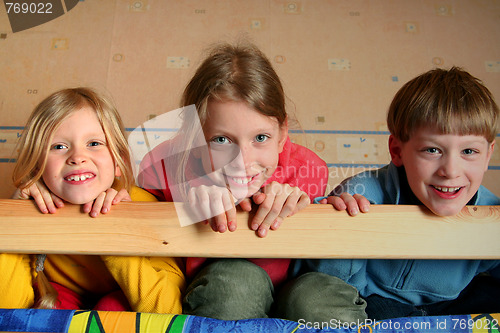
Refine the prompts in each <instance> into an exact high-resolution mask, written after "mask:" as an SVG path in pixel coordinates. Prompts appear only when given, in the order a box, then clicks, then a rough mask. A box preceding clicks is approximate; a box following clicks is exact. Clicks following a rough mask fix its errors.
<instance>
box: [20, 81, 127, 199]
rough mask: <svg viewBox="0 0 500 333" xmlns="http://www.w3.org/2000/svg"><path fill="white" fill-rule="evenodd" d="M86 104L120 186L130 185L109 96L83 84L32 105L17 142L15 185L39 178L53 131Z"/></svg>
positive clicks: (118, 120)
mask: <svg viewBox="0 0 500 333" xmlns="http://www.w3.org/2000/svg"><path fill="white" fill-rule="evenodd" d="M85 105H88V106H90V107H92V109H94V111H95V113H96V115H97V118H98V119H99V122H100V124H101V126H102V129H103V132H104V135H105V136H106V141H107V144H108V148H109V150H110V152H111V156H112V157H113V160H114V161H115V163H116V165H117V166H118V168H119V169H120V171H121V177H120V183H121V184H120V185H121V186H122V187H124V188H126V189H127V190H128V189H130V188H131V186H132V185H133V184H134V178H133V172H132V166H131V162H130V151H129V148H128V144H127V140H126V138H125V130H124V126H123V122H122V120H121V117H120V115H119V114H118V111H117V110H116V108H115V107H114V105H113V104H112V102H111V101H110V100H109V99H108V98H106V97H104V96H102V95H101V94H99V93H98V92H97V91H95V90H93V89H91V88H86V87H80V88H70V89H63V90H60V91H57V92H55V93H53V94H51V95H50V96H48V97H47V98H45V99H44V100H43V101H42V102H40V104H38V105H37V106H36V107H35V109H34V110H33V112H32V113H31V115H30V117H29V119H28V121H27V123H26V126H25V128H24V131H23V133H22V136H21V138H20V140H19V142H18V150H19V154H18V158H17V162H16V165H15V167H14V172H13V174H12V180H13V182H14V185H15V186H16V187H21V188H26V187H29V186H31V185H32V184H34V183H35V182H37V181H38V180H39V179H40V178H41V177H42V174H43V172H44V170H45V165H46V162H47V155H48V152H49V148H50V141H51V139H52V136H53V134H54V132H55V131H56V129H57V128H58V126H59V125H60V124H61V122H62V121H63V120H65V119H66V118H68V117H69V116H70V115H72V114H73V113H74V112H75V111H78V110H80V109H81V108H82V107H84V106H85Z"/></svg>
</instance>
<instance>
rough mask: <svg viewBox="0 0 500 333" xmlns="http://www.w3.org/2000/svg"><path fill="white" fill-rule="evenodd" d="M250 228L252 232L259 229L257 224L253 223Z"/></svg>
mask: <svg viewBox="0 0 500 333" xmlns="http://www.w3.org/2000/svg"><path fill="white" fill-rule="evenodd" d="M251 228H252V230H257V228H259V225H258V224H257V223H253V224H252V226H251Z"/></svg>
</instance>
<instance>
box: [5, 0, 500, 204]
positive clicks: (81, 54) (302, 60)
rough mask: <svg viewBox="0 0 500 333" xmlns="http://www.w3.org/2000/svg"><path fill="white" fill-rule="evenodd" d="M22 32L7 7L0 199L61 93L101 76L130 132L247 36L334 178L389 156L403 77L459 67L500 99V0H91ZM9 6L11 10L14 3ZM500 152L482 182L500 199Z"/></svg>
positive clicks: (172, 105) (295, 135)
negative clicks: (28, 132)
mask: <svg viewBox="0 0 500 333" xmlns="http://www.w3.org/2000/svg"><path fill="white" fill-rule="evenodd" d="M47 2H51V3H54V4H56V5H57V4H58V3H61V4H62V6H60V5H61V4H59V6H60V7H61V10H63V11H61V13H60V14H58V15H59V16H58V17H56V18H54V19H51V20H49V21H48V22H46V23H43V24H40V25H36V26H33V27H31V28H27V29H25V30H22V31H16V32H13V30H15V29H14V28H13V27H12V26H11V21H10V20H12V18H11V16H9V15H8V14H7V10H8V8H7V7H6V6H3V5H0V72H1V78H2V79H1V80H0V114H1V117H0V175H2V176H0V198H7V197H9V196H10V194H11V193H12V191H13V187H12V185H11V184H10V183H11V181H10V174H11V172H12V168H13V163H12V157H13V152H14V150H15V143H16V142H17V138H18V136H19V135H20V133H21V130H22V126H23V125H24V123H25V121H26V119H27V117H28V114H29V113H30V112H31V110H32V108H33V107H34V106H35V105H36V104H37V103H38V102H39V101H40V100H41V99H43V98H44V97H45V96H47V95H48V94H50V93H51V92H53V91H55V90H57V89H60V88H63V87H68V86H79V85H90V86H93V87H96V88H98V89H101V90H104V91H106V92H108V93H109V94H110V95H112V96H113V98H114V100H115V103H116V105H117V106H118V109H119V111H120V112H121V114H122V115H123V118H124V120H125V124H126V126H127V128H128V129H129V130H132V129H133V128H135V127H136V126H138V125H140V124H141V123H143V122H145V121H147V120H148V119H151V118H153V117H154V116H156V115H159V114H162V113H165V112H167V111H170V110H173V109H176V108H177V107H178V106H179V100H180V94H181V92H182V90H183V88H184V85H185V84H186V83H187V81H188V80H189V78H190V77H191V75H192V74H193V72H194V70H195V69H196V67H197V65H198V64H199V63H200V61H201V60H202V59H203V57H204V50H206V48H207V47H209V46H210V44H212V43H214V42H217V41H221V40H228V41H235V40H237V39H239V38H247V39H250V40H252V41H253V42H255V43H256V44H257V45H258V46H259V47H261V49H262V50H263V51H264V52H265V53H266V54H267V55H268V57H269V58H270V60H271V62H272V63H273V65H274V66H275V69H276V71H277V72H278V74H279V75H280V77H281V78H282V80H283V83H284V86H285V90H286V93H287V96H288V111H289V113H290V114H291V115H292V116H293V117H295V118H296V120H297V124H296V125H295V126H294V127H293V128H292V130H291V134H290V135H291V137H292V139H293V140H294V141H295V142H297V143H301V144H303V145H306V146H308V147H309V148H311V149H312V150H314V151H315V152H316V153H318V154H319V155H320V156H321V157H322V158H323V159H324V160H325V161H326V162H327V163H328V165H329V166H330V176H331V178H330V186H331V187H333V186H334V185H335V184H337V183H338V182H339V181H340V180H342V179H343V178H345V177H347V176H350V175H352V174H355V173H357V172H359V171H362V170H364V169H366V168H370V167H377V166H381V165H384V164H386V163H387V162H388V161H389V154H388V151H387V137H388V134H387V133H388V132H387V127H386V125H385V114H386V111H387V108H388V105H389V103H390V101H391V99H392V97H393V95H394V94H395V92H396V91H397V90H398V89H399V88H400V87H401V85H402V84H404V83H405V82H406V81H408V80H410V79H411V78H413V77H415V76H416V75H418V74H420V73H422V72H424V71H427V70H429V69H431V68H435V67H443V68H448V67H450V66H453V65H456V66H461V67H463V68H465V69H467V70H468V71H470V72H471V73H472V74H473V75H475V76H477V77H479V78H480V79H482V80H483V82H484V83H485V84H486V85H487V86H488V87H489V89H490V90H491V91H492V93H493V95H494V96H495V97H496V99H497V100H499V99H500V43H499V41H500V0H412V1H403V0H300V1H287V0H252V1H247V0H231V1H227V0H175V1H174V0H114V1H98V0H80V1H76V0H73V1H47ZM10 9H11V10H12V8H10ZM499 151H500V149H499V147H497V150H496V152H495V155H494V156H493V159H492V161H491V163H490V168H489V169H490V170H489V171H488V172H487V174H486V178H485V184H488V187H489V188H490V189H492V190H493V191H494V192H495V193H496V194H497V195H500V181H499V179H500V177H499V175H500V152H499Z"/></svg>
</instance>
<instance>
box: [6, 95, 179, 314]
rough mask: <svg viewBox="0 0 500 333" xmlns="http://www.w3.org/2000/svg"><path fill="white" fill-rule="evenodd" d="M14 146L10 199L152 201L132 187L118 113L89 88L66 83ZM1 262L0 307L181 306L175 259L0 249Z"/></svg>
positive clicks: (166, 308)
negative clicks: (16, 153)
mask: <svg viewBox="0 0 500 333" xmlns="http://www.w3.org/2000/svg"><path fill="white" fill-rule="evenodd" d="M19 145H20V147H21V148H20V152H19V158H18V160H17V164H16V167H15V169H14V173H13V179H14V184H15V185H16V186H18V189H17V190H16V192H15V193H14V196H13V198H15V199H26V198H29V196H34V197H35V200H36V203H37V205H38V206H39V207H40V209H41V210H42V212H44V209H46V207H47V203H48V202H52V201H56V200H60V201H61V202H68V203H72V204H84V205H86V206H87V207H88V208H90V206H92V204H93V206H94V208H95V206H98V207H99V209H98V211H99V210H100V208H101V207H103V208H106V207H110V205H111V203H118V202H119V201H120V200H124V199H125V200H127V199H128V200H130V197H129V195H128V192H129V191H130V195H131V197H132V199H133V200H137V201H152V200H154V198H153V197H152V196H151V195H150V194H148V193H147V192H145V191H142V190H141V189H139V188H137V187H133V174H132V167H131V164H130V156H129V150H128V145H127V141H126V139H125V137H124V129H123V125H122V121H121V118H120V116H119V114H118V112H117V111H116V109H115V107H114V106H113V105H112V104H111V102H109V101H108V100H107V99H106V98H104V97H103V96H101V95H100V94H99V93H97V92H96V91H94V90H92V89H89V88H75V89H64V90H61V91H58V92H56V93H54V94H52V95H50V96H49V97H47V98H46V99H45V100H43V101H42V102H41V103H40V104H39V105H38V106H37V107H36V108H35V110H34V111H33V113H32V114H31V116H30V118H29V120H28V122H27V124H26V127H25V131H24V132H23V135H22V137H21V140H20V143H19ZM118 177H119V178H118ZM113 186H117V188H120V187H121V188H123V189H124V191H120V192H118V191H116V190H114V189H113V188H112V187H113ZM49 191H50V192H49ZM56 202H57V201H56ZM59 206H60V205H59ZM45 212H46V211H45ZM45 257H46V260H45ZM0 267H1V272H2V273H1V275H0V295H2V297H1V298H0V306H1V307H31V306H33V305H35V306H39V307H42V308H59V309H92V308H96V309H100V310H129V309H132V310H134V311H144V312H168V313H179V312H180V311H181V304H180V297H181V291H182V290H183V288H184V278H183V274H182V272H181V270H180V269H179V266H178V263H177V261H176V260H174V259H172V258H148V257H114V256H90V255H63V254H49V255H47V256H45V255H38V256H33V257H31V256H29V255H20V254H19V255H18V254H0ZM44 268H45V269H44ZM33 279H36V281H37V283H36V284H37V287H38V294H39V295H38V296H39V299H38V301H35V289H34V288H33V287H32V281H33ZM49 281H50V282H49Z"/></svg>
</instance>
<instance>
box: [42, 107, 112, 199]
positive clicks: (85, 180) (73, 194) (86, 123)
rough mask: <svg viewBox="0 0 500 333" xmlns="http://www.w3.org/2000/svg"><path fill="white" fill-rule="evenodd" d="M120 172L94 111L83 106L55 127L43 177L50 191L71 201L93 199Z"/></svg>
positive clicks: (106, 187)
mask: <svg viewBox="0 0 500 333" xmlns="http://www.w3.org/2000/svg"><path fill="white" fill-rule="evenodd" d="M118 174H119V169H118V167H116V166H115V162H114V160H113V157H112V155H111V152H110V150H109V148H108V145H107V142H106V136H105V134H104V131H103V130H102V127H101V124H100V122H99V120H98V118H97V115H96V113H95V111H94V110H93V109H92V108H91V107H90V106H87V105H86V106H84V107H82V108H81V109H79V110H78V111H75V112H73V113H72V114H71V115H70V116H69V117H67V118H66V119H65V120H64V121H62V122H61V124H60V125H59V127H58V128H57V129H56V130H55V132H54V135H53V137H52V140H51V141H50V148H49V152H48V155H47V163H46V166H45V170H44V172H43V175H42V178H43V180H44V182H45V184H46V185H47V187H48V188H50V189H51V191H52V192H53V193H54V194H55V195H57V196H58V197H60V198H61V199H63V200H65V201H68V202H70V203H73V204H84V203H87V202H90V201H92V200H94V199H95V198H96V197H97V196H98V195H99V194H100V193H102V192H104V191H106V190H107V189H109V188H110V187H111V186H112V185H113V182H114V179H115V176H117V175H118Z"/></svg>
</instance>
